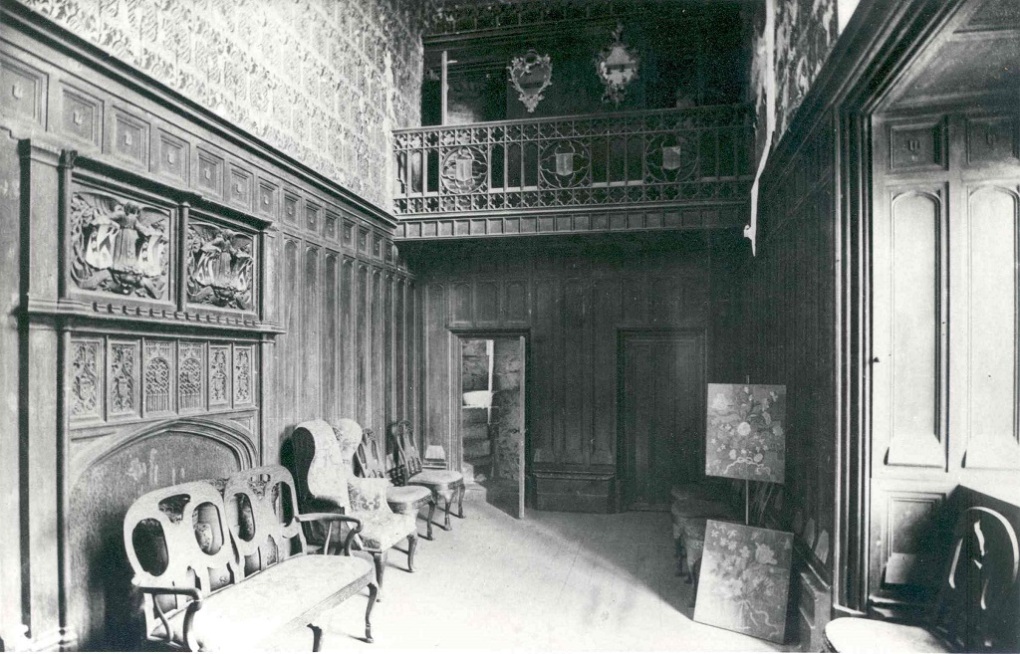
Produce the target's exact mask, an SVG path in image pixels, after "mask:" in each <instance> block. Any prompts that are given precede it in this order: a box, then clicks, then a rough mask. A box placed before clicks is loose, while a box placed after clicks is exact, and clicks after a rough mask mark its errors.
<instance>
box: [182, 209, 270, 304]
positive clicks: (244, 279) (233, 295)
mask: <svg viewBox="0 0 1020 654" xmlns="http://www.w3.org/2000/svg"><path fill="white" fill-rule="evenodd" d="M253 247H254V241H253V240H252V237H251V236H248V235H247V234H242V233H240V232H237V231H234V230H232V229H230V228H228V227H221V226H219V225H213V224H210V223H202V222H192V223H190V224H189V225H188V236H187V256H186V265H187V279H188V302H193V303H196V304H208V305H212V306H215V307H223V308H227V309H241V310H243V311H251V310H252V309H253V306H252V304H253V300H252V295H253V294H252V284H253V279H254V274H253V271H254V258H253V257H254V250H253Z"/></svg>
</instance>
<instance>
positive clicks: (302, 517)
mask: <svg viewBox="0 0 1020 654" xmlns="http://www.w3.org/2000/svg"><path fill="white" fill-rule="evenodd" d="M294 518H295V519H296V520H297V521H298V522H315V521H318V520H329V521H333V520H340V521H342V522H350V523H353V526H352V527H351V528H350V530H349V531H348V532H347V538H345V539H344V546H343V552H344V555H346V556H350V555H351V542H352V541H353V540H354V537H355V536H357V535H358V534H359V533H361V520H359V519H357V518H352V517H351V516H349V515H343V514H342V513H326V512H319V513H299V514H297V515H296V516H294ZM328 549H329V539H328V538H327V539H326V544H325V546H324V547H323V548H322V551H323V553H325V552H326V551H327V550H328Z"/></svg>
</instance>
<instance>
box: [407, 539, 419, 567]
mask: <svg viewBox="0 0 1020 654" xmlns="http://www.w3.org/2000/svg"><path fill="white" fill-rule="evenodd" d="M416 549H418V534H417V532H415V533H414V534H411V535H410V536H408V537H407V571H408V572H414V551H415V550H416Z"/></svg>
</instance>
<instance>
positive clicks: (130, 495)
mask: <svg viewBox="0 0 1020 654" xmlns="http://www.w3.org/2000/svg"><path fill="white" fill-rule="evenodd" d="M107 442H108V443H109V445H108V446H107V447H104V448H101V449H102V451H101V452H99V453H98V454H97V455H96V456H95V457H94V458H92V460H91V461H89V462H87V463H86V462H82V464H83V465H82V467H81V469H80V470H77V471H75V472H72V474H71V478H70V479H69V480H68V488H69V489H70V498H69V502H68V507H67V510H68V514H67V516H66V524H67V540H66V544H65V546H66V548H67V550H68V555H69V557H70V566H69V567H70V574H71V576H70V578H69V579H68V584H67V602H68V623H69V624H70V625H74V627H75V629H76V631H77V633H78V638H79V641H78V644H79V646H80V647H82V648H84V649H132V648H134V647H136V646H137V643H138V642H139V635H140V631H139V628H140V626H141V613H140V606H141V600H140V598H139V597H137V596H135V595H134V594H133V593H132V592H131V574H132V573H131V567H130V565H129V564H128V561H127V557H126V555H125V552H124V546H123V543H124V537H123V521H124V514H125V513H126V511H127V509H128V507H129V506H130V505H131V503H132V502H133V501H134V500H135V499H136V498H138V497H139V496H141V495H142V494H144V493H147V492H149V491H150V490H154V489H157V488H162V487H164V486H169V485H172V484H176V483H180V482H184V481H191V480H197V479H213V478H220V477H225V476H228V475H229V474H231V473H232V472H235V471H237V470H239V469H243V468H248V467H251V466H253V465H256V462H257V461H258V453H257V451H256V439H255V437H254V434H252V432H251V431H249V430H248V429H246V428H244V427H242V426H241V425H240V424H238V423H237V422H236V421H233V420H229V419H226V420H209V419H205V418H175V419H171V420H166V421H161V422H158V423H156V424H153V425H144V426H142V427H141V428H137V427H127V428H125V429H122V430H119V431H118V432H116V433H114V434H112V435H111V436H109V437H108V440H107Z"/></svg>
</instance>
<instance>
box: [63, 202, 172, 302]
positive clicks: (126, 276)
mask: <svg viewBox="0 0 1020 654" xmlns="http://www.w3.org/2000/svg"><path fill="white" fill-rule="evenodd" d="M174 215H175V212H174V211H173V210H172V209H170V208H168V207H164V206H158V205H155V204H150V203H146V202H142V201H136V200H133V199H129V198H127V197H125V196H123V195H117V194H113V193H106V192H100V191H96V190H92V189H90V188H89V187H84V186H76V187H75V189H74V191H73V192H72V194H71V204H70V211H69V215H68V221H69V225H68V227H69V230H68V231H69V234H70V242H71V256H70V277H71V281H72V282H73V284H74V286H75V288H77V289H78V290H80V291H85V292H98V293H112V294H116V295H122V296H128V297H133V298H141V299H146V300H163V301H165V300H169V299H170V287H171V284H170V259H171V256H172V245H171V244H172V242H173V240H172V223H173V218H174Z"/></svg>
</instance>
